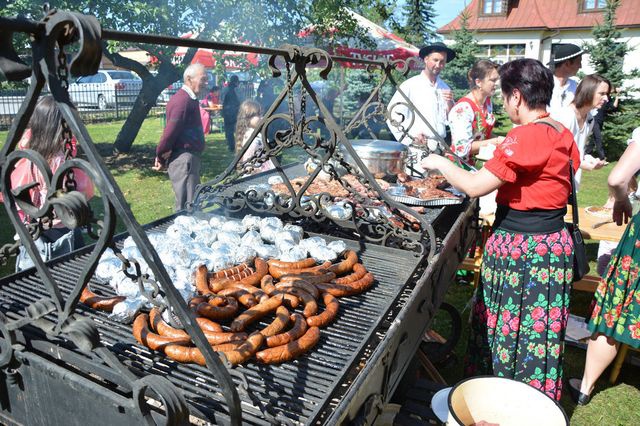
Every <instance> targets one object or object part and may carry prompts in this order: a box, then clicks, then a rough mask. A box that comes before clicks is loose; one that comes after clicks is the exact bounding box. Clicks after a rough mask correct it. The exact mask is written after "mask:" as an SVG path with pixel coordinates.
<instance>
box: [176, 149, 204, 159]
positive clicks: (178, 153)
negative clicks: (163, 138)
mask: <svg viewBox="0 0 640 426" xmlns="http://www.w3.org/2000/svg"><path fill="white" fill-rule="evenodd" d="M185 152H186V153H189V154H191V155H195V156H198V157H200V156H201V155H202V152H200V151H191V150H190V149H187V148H179V149H174V150H173V151H171V156H172V157H177V156H178V155H180V154H184V153H185Z"/></svg>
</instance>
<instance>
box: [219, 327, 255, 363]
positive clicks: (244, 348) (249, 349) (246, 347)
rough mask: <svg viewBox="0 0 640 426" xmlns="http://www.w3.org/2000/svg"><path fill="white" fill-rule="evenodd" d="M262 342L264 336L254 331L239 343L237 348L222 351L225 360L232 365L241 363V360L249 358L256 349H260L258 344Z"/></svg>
mask: <svg viewBox="0 0 640 426" xmlns="http://www.w3.org/2000/svg"><path fill="white" fill-rule="evenodd" d="M263 342H264V336H263V335H262V334H260V333H254V334H252V335H251V336H249V338H248V339H247V341H246V342H244V343H243V344H242V345H240V346H239V347H238V348H237V349H235V350H233V351H229V352H222V353H223V354H224V356H226V357H227V360H228V361H229V362H230V363H231V364H232V365H238V364H242V363H243V362H245V361H247V360H248V359H249V358H251V357H252V356H253V355H254V354H255V353H256V351H257V350H258V349H260V346H262V343H263Z"/></svg>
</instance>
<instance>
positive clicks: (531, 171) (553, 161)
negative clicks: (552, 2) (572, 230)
mask: <svg viewBox="0 0 640 426" xmlns="http://www.w3.org/2000/svg"><path fill="white" fill-rule="evenodd" d="M570 158H571V159H572V160H573V167H574V171H575V170H577V169H578V167H579V166H580V153H579V152H578V146H577V145H576V143H575V141H574V140H573V135H572V134H571V132H569V131H568V130H567V129H563V131H562V132H561V133H559V132H557V131H556V130H555V129H554V128H553V127H551V126H548V125H546V124H541V123H535V124H533V123H532V124H527V125H524V126H519V127H516V128H514V129H512V130H511V131H510V132H509V133H507V136H506V138H505V140H504V141H503V142H502V143H501V144H500V145H498V147H497V148H496V150H495V152H494V154H493V158H492V159H491V160H489V161H487V162H486V164H485V166H484V167H485V168H486V169H487V170H489V171H490V172H491V173H492V174H494V175H495V176H496V177H498V178H499V179H500V180H502V181H504V184H503V185H502V186H501V187H500V188H499V189H498V194H497V196H496V203H497V204H499V205H505V206H508V207H511V208H512V209H516V210H534V209H544V210H551V209H560V208H563V207H565V206H566V205H567V200H568V198H569V193H570V192H571V183H570V181H569V167H568V166H569V159H570Z"/></svg>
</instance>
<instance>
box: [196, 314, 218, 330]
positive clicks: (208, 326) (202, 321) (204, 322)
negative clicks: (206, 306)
mask: <svg viewBox="0 0 640 426" xmlns="http://www.w3.org/2000/svg"><path fill="white" fill-rule="evenodd" d="M196 323H198V325H199V326H200V328H201V329H202V331H204V332H205V333H206V332H213V333H220V332H222V327H220V324H218V323H217V322H213V321H211V320H210V319H208V318H202V317H196Z"/></svg>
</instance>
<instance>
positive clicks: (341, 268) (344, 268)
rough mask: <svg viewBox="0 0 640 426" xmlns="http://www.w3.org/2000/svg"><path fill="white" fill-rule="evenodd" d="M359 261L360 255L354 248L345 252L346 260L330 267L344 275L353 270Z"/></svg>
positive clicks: (338, 273)
mask: <svg viewBox="0 0 640 426" xmlns="http://www.w3.org/2000/svg"><path fill="white" fill-rule="evenodd" d="M356 263H358V255H357V254H356V252H355V251H353V250H347V251H346V252H345V254H344V260H343V261H341V262H340V263H336V264H335V265H331V267H330V268H329V269H330V270H331V272H333V273H335V274H336V275H342V274H346V273H349V272H351V270H352V269H353V265H355V264H356Z"/></svg>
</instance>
